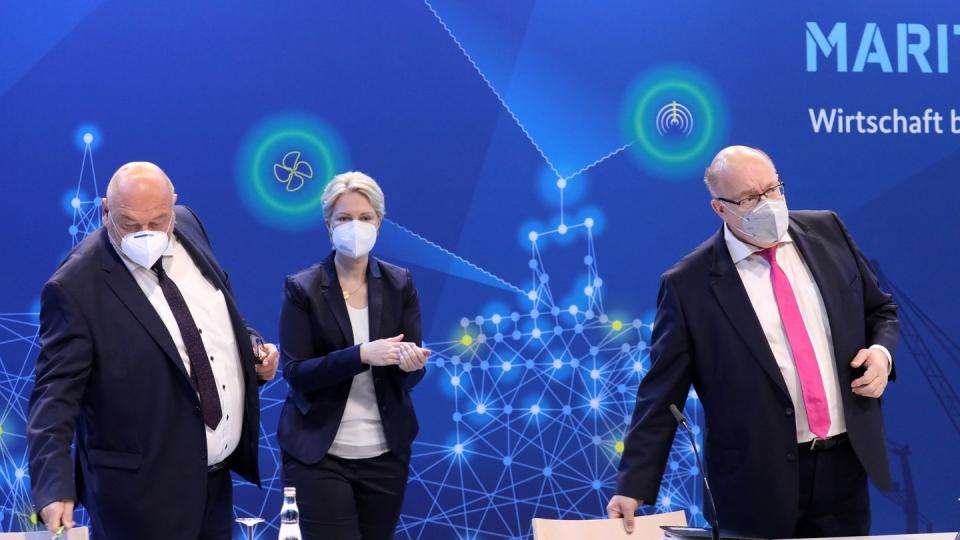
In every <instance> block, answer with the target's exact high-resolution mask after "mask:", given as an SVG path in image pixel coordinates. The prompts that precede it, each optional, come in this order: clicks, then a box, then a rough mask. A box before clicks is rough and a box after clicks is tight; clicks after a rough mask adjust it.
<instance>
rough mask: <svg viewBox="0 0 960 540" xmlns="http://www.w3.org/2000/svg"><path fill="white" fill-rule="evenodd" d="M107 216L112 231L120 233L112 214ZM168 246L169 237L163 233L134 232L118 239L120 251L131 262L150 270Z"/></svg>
mask: <svg viewBox="0 0 960 540" xmlns="http://www.w3.org/2000/svg"><path fill="white" fill-rule="evenodd" d="M107 215H108V217H109V219H110V223H113V230H115V231H117V232H120V229H119V228H118V227H117V222H116V221H114V220H113V213H112V212H111V213H109V214H107ZM111 240H112V238H111ZM169 244H170V235H169V234H168V233H166V232H164V231H136V232H132V233H129V234H125V235H124V236H123V238H121V239H120V251H122V252H123V254H124V255H126V256H127V257H128V258H129V259H130V260H131V261H133V262H135V263H137V264H139V265H140V266H142V267H144V268H146V269H147V270H150V269H151V268H152V267H153V265H154V264H155V263H156V262H157V261H158V260H159V259H160V257H162V256H163V252H164V251H166V250H167V246H168V245H169Z"/></svg>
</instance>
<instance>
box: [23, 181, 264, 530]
mask: <svg viewBox="0 0 960 540" xmlns="http://www.w3.org/2000/svg"><path fill="white" fill-rule="evenodd" d="M176 200H177V195H176V193H175V192H174V188H173V184H172V183H171V182H170V179H169V178H168V177H167V175H166V174H165V173H164V172H163V171H162V170H161V169H160V168H159V167H157V166H156V165H153V164H151V163H143V162H137V163H128V164H126V165H124V166H123V167H121V168H120V169H119V170H117V172H116V173H115V174H114V175H113V177H112V178H111V180H110V184H109V186H108V187H107V197H106V198H104V199H103V205H102V212H103V214H102V218H103V223H104V227H103V228H101V229H100V230H98V231H97V232H95V233H93V234H91V235H90V236H88V237H87V238H85V239H84V240H83V241H82V242H80V243H79V244H78V245H77V246H76V247H75V248H74V249H73V251H71V252H70V254H69V255H67V257H66V259H64V261H63V262H62V263H61V264H60V267H59V268H58V269H57V270H56V272H55V273H54V274H53V276H52V277H51V278H50V279H49V280H48V281H47V283H46V284H45V285H44V287H43V291H42V293H41V305H40V344H41V349H40V355H39V357H38V358H37V364H36V383H35V386H34V388H33V392H32V394H31V396H30V412H29V419H28V423H27V443H28V447H29V459H30V477H31V483H32V486H33V501H34V504H35V506H36V508H37V510H38V514H39V515H40V517H41V519H42V520H43V521H44V523H45V524H46V526H47V528H48V529H49V530H51V531H54V530H56V529H58V528H59V527H61V526H64V527H67V528H70V527H72V526H74V518H73V512H74V509H75V505H76V504H78V503H79V504H82V505H83V506H84V507H85V508H86V509H87V511H88V513H89V515H90V519H91V522H92V528H93V535H94V538H98V539H129V538H137V539H154V538H155V539H158V540H159V539H168V538H178V539H179V538H183V539H229V538H231V537H232V535H231V529H232V521H233V519H232V518H233V503H232V481H231V477H230V471H234V472H236V473H237V474H239V475H240V476H242V477H243V478H245V479H246V480H248V481H250V482H253V483H255V484H258V485H259V482H260V479H259V470H258V466H257V448H258V441H259V397H258V388H259V385H260V384H261V383H262V382H264V381H267V380H271V379H272V378H273V377H274V375H275V373H276V369H277V360H278V356H279V355H278V352H277V349H276V347H275V346H273V345H272V344H263V342H262V340H260V339H259V338H260V336H259V334H257V333H256V331H254V330H253V329H251V328H248V327H247V325H246V323H245V322H244V319H243V318H242V317H241V315H240V313H239V311H238V309H237V305H236V301H235V299H234V297H233V292H232V291H231V288H230V283H229V281H228V279H227V274H226V273H225V272H224V271H223V270H222V269H221V268H220V265H219V263H218V262H217V260H216V258H215V257H214V255H213V252H212V249H211V246H210V241H209V239H208V238H207V233H206V231H205V230H204V228H203V225H202V224H201V223H200V221H199V219H198V218H197V216H196V215H195V214H194V213H193V211H191V210H190V209H189V208H187V207H184V206H177V205H176ZM74 442H75V444H76V449H75V454H76V455H75V458H71V451H70V447H71V443H74Z"/></svg>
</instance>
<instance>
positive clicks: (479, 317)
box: [473, 315, 483, 326]
mask: <svg viewBox="0 0 960 540" xmlns="http://www.w3.org/2000/svg"><path fill="white" fill-rule="evenodd" d="M473 322H475V323H476V324H477V326H481V325H483V317H481V316H479V315H477V318H475V319H474V320H473Z"/></svg>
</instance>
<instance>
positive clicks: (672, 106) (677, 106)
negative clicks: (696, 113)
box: [657, 100, 693, 137]
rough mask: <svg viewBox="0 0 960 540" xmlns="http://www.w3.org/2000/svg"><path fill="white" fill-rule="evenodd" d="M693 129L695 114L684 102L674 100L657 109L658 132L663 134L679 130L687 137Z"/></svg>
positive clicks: (678, 131)
mask: <svg viewBox="0 0 960 540" xmlns="http://www.w3.org/2000/svg"><path fill="white" fill-rule="evenodd" d="M691 131H693V114H692V113H691V112H690V109H688V108H686V107H685V106H684V105H683V104H682V103H677V101H676V100H674V101H672V102H670V103H667V104H666V105H664V106H663V107H660V110H659V111H657V133H659V134H660V135H661V136H663V135H665V134H667V133H672V132H677V133H681V134H683V136H684V137H686V136H687V135H690V132H691Z"/></svg>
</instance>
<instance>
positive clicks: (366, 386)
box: [329, 304, 390, 459]
mask: <svg viewBox="0 0 960 540" xmlns="http://www.w3.org/2000/svg"><path fill="white" fill-rule="evenodd" d="M347 313H348V314H349V315H350V326H352V327H353V343H354V345H360V344H361V343H367V342H368V341H370V316H369V311H368V308H363V309H357V308H355V307H353V306H351V305H350V304H347ZM389 450H390V447H388V446H387V437H386V435H385V434H384V433H383V422H382V421H381V420H380V409H379V408H377V394H376V392H374V389H373V370H372V369H368V370H366V371H364V372H363V373H361V374H359V375H355V376H354V377H353V383H352V384H351V385H350V395H349V396H348V397H347V405H346V407H344V409H343V417H342V418H341V419H340V429H338V430H337V435H336V437H334V439H333V444H332V445H330V451H329V452H330V454H333V455H335V456H337V457H341V458H346V459H364V458H372V457H377V456H379V455H381V454H385V453H386V452H388V451H389Z"/></svg>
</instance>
